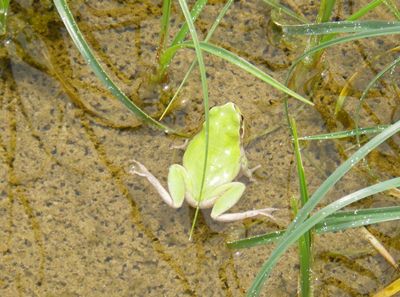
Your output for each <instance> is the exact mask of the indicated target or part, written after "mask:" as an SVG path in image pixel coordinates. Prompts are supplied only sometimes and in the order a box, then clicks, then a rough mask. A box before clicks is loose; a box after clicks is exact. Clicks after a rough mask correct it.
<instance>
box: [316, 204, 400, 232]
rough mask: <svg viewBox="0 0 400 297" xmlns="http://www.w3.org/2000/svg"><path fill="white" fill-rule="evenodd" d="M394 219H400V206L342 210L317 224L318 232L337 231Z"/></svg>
mask: <svg viewBox="0 0 400 297" xmlns="http://www.w3.org/2000/svg"><path fill="white" fill-rule="evenodd" d="M393 220H400V206H392V207H380V208H371V209H358V210H353V211H340V212H337V213H334V214H332V215H330V216H328V217H327V218H326V219H325V220H323V221H322V222H320V223H318V224H317V225H316V226H315V231H316V232H317V233H327V232H337V231H341V230H346V229H350V228H357V227H361V226H367V225H372V224H378V223H383V222H388V221H393Z"/></svg>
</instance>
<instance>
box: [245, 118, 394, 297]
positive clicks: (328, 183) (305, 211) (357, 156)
mask: <svg viewBox="0 0 400 297" xmlns="http://www.w3.org/2000/svg"><path fill="white" fill-rule="evenodd" d="M399 130H400V121H398V122H396V123H395V124H393V125H391V126H389V127H388V128H386V129H385V130H383V131H382V132H381V133H380V134H378V135H377V136H375V137H374V138H372V139H371V140H370V141H369V142H368V143H366V144H365V145H364V146H362V147H361V148H359V149H358V150H357V151H356V152H355V153H354V154H353V155H352V156H351V157H350V158H349V159H348V160H346V161H345V162H344V163H343V164H342V165H340V166H339V167H338V168H337V169H336V170H335V171H334V172H333V173H332V174H331V175H330V176H329V177H328V178H327V179H326V180H325V181H324V182H323V183H322V184H321V186H320V187H319V188H318V189H317V190H316V191H315V192H314V194H313V195H312V196H311V197H310V199H309V200H308V202H307V203H306V204H305V205H304V206H303V208H302V209H300V211H299V212H298V214H297V216H296V218H295V219H294V220H293V221H292V223H291V224H290V225H289V226H288V229H287V232H286V233H285V235H284V236H283V238H282V239H281V240H280V242H279V243H278V245H277V247H276V248H275V249H274V251H273V252H272V254H271V256H270V257H269V259H268V260H267V261H266V262H265V263H264V264H263V266H262V268H261V270H260V272H259V273H258V275H257V277H256V279H255V280H254V282H253V285H252V286H251V288H250V290H249V295H250V296H253V295H252V294H254V296H257V295H258V293H259V291H260V289H261V286H262V284H263V283H264V281H265V279H266V278H267V277H268V276H269V274H270V272H271V270H272V268H273V267H274V265H275V264H276V262H277V261H278V259H279V258H280V256H281V255H282V253H283V252H284V251H286V249H287V248H289V246H290V244H289V241H288V238H289V236H292V235H291V234H292V233H294V232H292V231H295V230H296V229H297V228H298V227H299V225H301V224H302V223H303V222H304V221H305V220H306V218H307V216H308V215H309V214H310V213H311V211H312V210H313V209H314V208H315V206H316V205H317V204H318V203H319V202H320V201H321V200H322V199H323V198H324V197H325V195H326V194H327V193H328V191H329V190H330V189H331V188H332V187H333V186H334V185H335V184H336V183H337V182H338V181H339V180H340V179H341V178H342V177H343V176H344V175H345V174H346V173H347V172H348V171H349V170H350V169H351V168H352V167H353V166H354V165H355V164H357V163H358V162H359V161H360V160H362V159H363V158H364V157H365V156H366V155H367V154H368V153H369V152H370V151H371V150H373V149H375V148H376V147H377V146H378V145H380V144H381V143H383V142H384V141H385V140H386V139H388V138H389V137H391V136H392V135H394V134H395V133H397V132H398V131H399Z"/></svg>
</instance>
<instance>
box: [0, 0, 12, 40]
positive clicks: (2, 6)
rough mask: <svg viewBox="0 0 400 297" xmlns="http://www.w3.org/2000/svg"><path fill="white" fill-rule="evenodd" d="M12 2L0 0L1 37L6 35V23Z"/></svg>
mask: <svg viewBox="0 0 400 297" xmlns="http://www.w3.org/2000/svg"><path fill="white" fill-rule="evenodd" d="M9 5H10V0H0V35H4V34H6V27H7V26H6V21H7V13H8V7H9Z"/></svg>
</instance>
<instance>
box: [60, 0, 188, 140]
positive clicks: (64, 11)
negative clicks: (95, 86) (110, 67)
mask: <svg viewBox="0 0 400 297" xmlns="http://www.w3.org/2000/svg"><path fill="white" fill-rule="evenodd" d="M54 4H55V6H56V8H57V11H58V13H59V14H60V17H61V19H62V21H63V22H64V25H65V27H66V28H67V30H68V33H69V35H70V36H71V38H72V40H73V42H74V43H75V46H76V47H77V48H78V50H79V52H80V53H81V55H82V56H83V58H84V59H85V60H86V62H87V63H88V65H89V66H90V68H91V69H92V71H93V72H94V74H95V75H96V76H97V78H98V79H99V80H100V81H101V82H102V83H103V85H104V86H105V87H106V88H107V89H108V90H109V91H110V92H111V93H112V94H113V95H114V96H115V97H116V98H117V99H118V100H119V101H120V102H121V103H122V104H124V105H125V106H126V107H127V108H128V109H129V110H130V111H131V112H132V113H134V114H135V115H136V116H137V117H138V118H139V119H141V120H142V121H143V122H144V123H147V124H149V125H151V126H154V127H156V128H158V129H160V130H163V131H164V132H166V133H174V134H178V135H182V134H181V133H178V132H176V131H175V130H173V129H171V128H169V127H167V126H165V125H163V124H161V123H159V122H158V121H156V120H155V119H153V118H152V117H150V116H149V115H148V114H146V113H145V112H144V111H143V110H141V109H140V108H139V107H138V106H136V105H135V104H134V103H133V102H132V101H131V100H130V99H129V98H128V97H127V96H126V95H125V94H124V93H123V92H122V90H120V89H119V88H118V86H117V85H116V84H115V83H114V82H113V81H112V80H111V78H110V77H109V76H108V75H107V73H106V72H105V71H104V69H103V67H102V66H101V65H100V63H99V62H98V61H97V59H96V58H95V56H94V55H93V53H92V50H91V49H90V47H89V45H88V44H87V42H86V41H85V39H84V37H83V35H82V33H81V31H80V30H79V28H78V25H77V24H76V23H75V20H74V18H73V16H72V13H71V11H70V9H69V7H68V5H67V3H66V1H65V0H54Z"/></svg>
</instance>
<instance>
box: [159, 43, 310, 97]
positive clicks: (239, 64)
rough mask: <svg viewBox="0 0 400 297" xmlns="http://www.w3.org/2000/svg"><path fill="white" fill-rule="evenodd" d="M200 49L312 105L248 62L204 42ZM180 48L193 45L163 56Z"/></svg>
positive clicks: (170, 49) (177, 47) (171, 49)
mask: <svg viewBox="0 0 400 297" xmlns="http://www.w3.org/2000/svg"><path fill="white" fill-rule="evenodd" d="M199 45H200V48H201V49H202V50H204V51H206V52H208V53H210V54H213V55H215V56H218V57H220V58H222V59H224V60H226V61H228V62H229V63H231V64H233V65H235V66H237V67H239V68H241V69H243V70H244V71H246V72H248V73H250V74H252V75H254V76H255V77H257V78H259V79H261V80H262V81H264V82H266V83H268V84H269V85H271V86H273V87H274V88H276V89H278V90H280V91H282V92H284V93H286V94H288V95H289V96H292V97H294V98H296V99H298V100H300V101H302V102H304V103H307V104H310V105H314V103H312V102H311V101H309V100H307V99H306V98H304V97H303V96H301V95H299V94H297V93H296V92H294V91H292V90H291V89H289V88H288V87H286V86H285V85H283V84H281V83H280V82H278V81H277V80H275V79H274V78H272V77H271V76H269V75H268V74H266V73H265V72H263V71H262V70H261V69H259V68H257V67H256V66H254V65H253V64H251V63H250V62H248V61H246V60H244V59H243V58H241V57H239V56H237V55H235V54H234V53H232V52H230V51H228V50H226V49H224V48H221V47H218V46H215V45H213V44H211V43H206V42H200V44H199ZM182 48H194V45H193V43H192V42H183V43H181V44H178V45H175V46H173V47H170V48H168V49H167V50H166V51H165V54H164V56H165V57H166V58H167V57H168V56H170V55H174V54H175V52H176V51H177V50H179V49H182Z"/></svg>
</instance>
